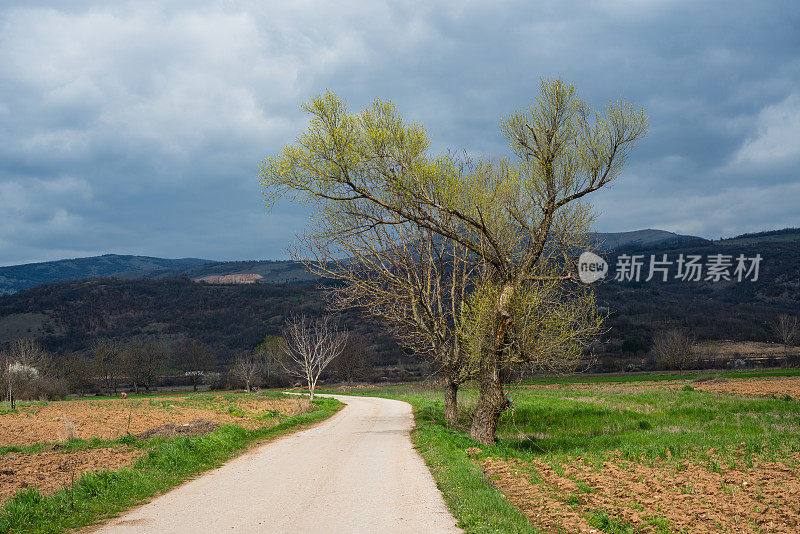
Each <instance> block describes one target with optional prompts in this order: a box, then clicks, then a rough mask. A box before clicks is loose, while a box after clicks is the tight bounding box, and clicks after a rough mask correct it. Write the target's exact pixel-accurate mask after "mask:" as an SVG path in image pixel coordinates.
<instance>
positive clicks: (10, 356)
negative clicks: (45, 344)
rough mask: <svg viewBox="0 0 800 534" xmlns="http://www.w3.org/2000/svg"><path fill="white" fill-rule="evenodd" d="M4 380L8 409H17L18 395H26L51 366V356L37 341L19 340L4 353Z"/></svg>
mask: <svg viewBox="0 0 800 534" xmlns="http://www.w3.org/2000/svg"><path fill="white" fill-rule="evenodd" d="M0 356H2V358H1V359H2V363H3V368H2V378H3V384H4V386H5V390H6V391H5V398H6V401H8V409H9V410H13V409H14V408H15V407H16V397H17V396H18V393H20V392H22V393H24V392H25V391H26V389H27V388H29V386H30V385H31V384H33V383H34V382H35V381H36V380H37V379H39V378H40V377H41V376H42V375H43V374H44V373H45V371H46V369H47V367H48V365H49V360H50V358H49V355H48V354H47V352H46V351H45V350H44V349H43V348H42V347H41V345H39V344H38V343H37V342H36V341H34V340H32V339H18V340H16V341H15V342H14V343H12V344H11V348H10V349H9V350H7V351H4V352H3V353H2V355H0Z"/></svg>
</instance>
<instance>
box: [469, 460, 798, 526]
mask: <svg viewBox="0 0 800 534" xmlns="http://www.w3.org/2000/svg"><path fill="white" fill-rule="evenodd" d="M473 453H474V452H473ZM479 465H481V466H482V467H483V469H484V473H485V474H486V476H487V478H488V479H489V480H490V481H491V482H492V484H494V485H495V486H496V487H497V488H498V489H499V490H500V491H502V492H503V493H504V494H505V495H506V497H507V498H508V499H509V501H510V502H511V503H512V504H514V505H515V506H516V507H517V508H519V509H520V510H521V511H522V512H523V513H525V515H527V516H528V517H529V518H530V520H531V521H532V522H533V523H534V524H535V525H538V526H540V528H544V529H545V530H547V531H551V532H562V531H566V532H586V533H591V532H595V533H598V532H600V529H598V527H597V526H593V525H592V524H591V523H590V522H589V517H590V516H591V515H592V514H593V513H595V512H597V511H598V510H604V511H605V512H606V513H607V514H608V516H610V517H612V518H614V519H616V520H618V521H620V522H622V523H629V524H630V525H631V526H632V527H633V531H634V532H637V533H638V532H644V533H651V532H652V533H658V532H661V530H660V529H659V528H658V526H657V524H656V523H657V522H658V521H662V522H663V521H665V520H666V521H669V524H670V527H669V528H670V530H672V531H678V532H692V533H708V532H743V533H744V532H747V533H752V532H776V533H787V534H788V533H792V534H796V533H797V532H800V480H799V479H798V475H800V470H798V469H795V468H790V467H787V466H786V465H785V464H782V463H776V462H758V461H756V462H755V463H754V465H753V467H752V468H748V469H746V470H740V469H725V470H723V472H721V473H717V472H712V471H709V470H707V469H706V468H704V467H703V466H700V465H698V464H694V463H691V462H685V461H684V462H681V463H679V464H677V466H675V465H667V464H666V463H661V464H658V463H657V464H654V465H643V464H640V463H631V462H627V461H624V460H622V459H620V458H614V459H612V460H611V461H606V462H604V463H603V465H602V467H601V468H599V469H594V468H593V467H589V466H587V465H585V464H584V462H583V461H582V460H581V459H580V458H575V459H573V461H571V462H566V463H564V464H562V466H563V469H564V471H563V474H559V473H558V472H556V471H555V470H553V468H552V467H551V466H550V465H548V464H546V463H544V462H539V461H537V462H532V463H525V462H522V461H520V460H502V459H496V458H486V459H484V460H481V461H479ZM662 524H663V523H662Z"/></svg>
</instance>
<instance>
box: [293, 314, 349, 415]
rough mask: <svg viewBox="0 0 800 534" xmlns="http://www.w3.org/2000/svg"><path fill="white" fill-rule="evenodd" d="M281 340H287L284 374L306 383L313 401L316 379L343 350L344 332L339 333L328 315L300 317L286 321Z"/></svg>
mask: <svg viewBox="0 0 800 534" xmlns="http://www.w3.org/2000/svg"><path fill="white" fill-rule="evenodd" d="M283 337H284V339H286V367H285V369H286V372H287V373H289V374H290V375H292V376H295V377H297V378H301V379H303V380H305V381H306V383H307V384H308V393H309V397H310V400H312V401H313V400H314V390H315V389H316V387H317V380H319V376H320V375H321V374H322V371H324V370H325V368H326V367H327V366H328V364H329V363H331V361H332V360H333V359H334V358H336V357H337V356H339V354H341V353H342V350H344V347H345V345H346V344H347V338H348V335H347V332H346V331H341V330H339V329H338V325H337V323H336V321H335V320H334V319H333V318H332V317H331V316H330V315H325V316H322V317H318V318H314V319H312V318H310V317H308V316H306V315H300V316H295V317H291V318H290V319H289V320H288V321H287V322H286V326H285V327H284V329H283Z"/></svg>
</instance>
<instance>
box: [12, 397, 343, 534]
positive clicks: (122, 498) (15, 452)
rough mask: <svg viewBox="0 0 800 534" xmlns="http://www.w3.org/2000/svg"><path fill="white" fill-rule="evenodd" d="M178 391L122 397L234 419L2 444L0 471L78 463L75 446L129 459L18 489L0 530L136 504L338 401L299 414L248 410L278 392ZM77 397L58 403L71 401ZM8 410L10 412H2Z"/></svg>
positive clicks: (323, 414)
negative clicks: (56, 486)
mask: <svg viewBox="0 0 800 534" xmlns="http://www.w3.org/2000/svg"><path fill="white" fill-rule="evenodd" d="M182 398H183V399H185V400H179V399H181V397H177V396H174V395H164V396H159V397H156V398H153V397H132V398H128V399H126V402H127V401H130V402H131V403H135V402H138V403H141V406H142V410H145V408H148V409H152V411H153V412H170V411H173V412H174V411H177V408H176V406H177V405H185V407H186V408H187V409H197V410H200V409H205V410H207V411H217V412H220V413H221V414H222V413H225V414H227V415H226V416H225V417H234V418H235V419H237V420H238V421H239V424H236V423H226V424H222V425H220V426H217V425H216V424H213V423H212V422H211V421H206V422H205V423H204V424H202V425H199V427H200V428H199V430H198V432H197V435H192V433H188V434H187V433H183V432H181V430H180V426H181V425H177V427H176V425H171V426H170V425H162V426H160V427H158V428H155V429H151V430H150V431H146V432H142V433H139V434H136V435H134V434H124V435H120V436H118V437H115V438H113V439H102V438H98V437H93V438H90V439H77V438H73V439H70V440H68V441H65V442H59V443H52V442H51V443H33V444H29V445H25V446H14V445H6V446H5V447H2V448H0V465H2V466H3V471H4V472H2V473H0V478H2V477H5V476H8V477H11V476H13V475H14V468H15V467H17V466H20V469H22V468H25V467H26V466H27V464H28V463H30V462H31V461H33V460H34V457H36V456H39V455H46V456H47V459H48V461H53V459H54V458H55V459H57V460H59V461H64V462H67V464H66V465H67V468H70V467H73V468H75V467H76V466H77V465H78V464H79V463H80V462H81V461H83V460H85V456H86V454H83V455H81V454H80V453H92V452H95V453H102V454H104V456H103V458H102V460H108V456H107V455H105V454H106V453H108V454H121V455H124V460H128V461H127V462H126V463H125V465H124V466H120V467H119V468H113V469H92V470H91V471H90V472H86V473H84V474H81V473H80V472H79V473H78V474H77V476H75V475H73V476H74V483H71V482H70V483H68V484H66V485H64V487H63V488H62V489H60V490H58V491H55V492H52V493H50V492H45V493H47V494H43V493H42V492H40V491H39V490H38V489H37V488H34V487H32V488H29V489H25V490H22V491H20V492H18V493H16V495H14V496H13V498H10V499H9V500H7V501H6V502H5V503H3V504H2V508H0V533H11V532H13V533H15V534H19V533H23V532H30V533H45V532H46V533H55V532H64V531H66V530H68V529H74V528H80V527H84V526H87V525H91V524H93V523H95V522H97V521H100V520H102V519H104V518H108V517H112V516H114V515H116V514H118V513H119V512H122V511H123V510H126V509H127V508H130V507H131V506H134V505H137V504H141V503H143V502H145V501H147V500H148V499H150V498H151V497H153V496H155V495H158V494H161V493H163V492H165V491H167V490H169V489H170V488H173V487H175V486H176V485H178V484H180V483H181V482H183V481H185V480H187V479H189V478H191V477H193V476H195V475H197V474H198V473H200V472H202V471H205V470H207V469H211V468H213V467H217V466H219V465H221V464H222V463H223V462H225V461H227V460H229V459H231V458H233V457H234V456H236V455H237V454H239V453H240V452H242V451H243V450H245V449H246V448H247V447H249V446H251V445H253V444H255V443H258V442H262V441H264V440H269V439H272V438H274V437H277V436H279V435H282V434H285V433H288V432H292V431H296V430H298V429H299V428H302V427H304V426H307V425H311V424H314V423H316V422H319V421H321V420H323V419H325V418H327V417H329V416H331V415H333V414H334V413H335V412H337V411H338V410H339V409H340V408H341V406H342V404H341V403H339V402H338V401H335V400H333V399H327V398H317V399H315V400H314V402H313V405H309V406H308V408H307V409H306V410H302V411H300V410H296V412H297V413H294V414H293V415H289V413H282V412H280V411H278V410H261V411H257V410H253V407H254V406H263V404H264V402H265V401H275V402H276V403H281V402H283V401H284V400H286V397H285V396H283V395H281V394H280V393H275V392H261V393H250V394H216V395H204V394H199V395H191V396H188V397H186V396H184V397H182ZM106 400H119V399H106ZM291 400H293V401H299V400H300V399H291ZM101 401H102V399H101V400H100V401H98V403H99V402H101ZM80 402H82V401H69V402H66V403H63V404H67V405H75V404H78V403H80ZM303 402H307V401H303ZM43 405H44V406H45V407H46V404H44V403H38V404H33V405H28V404H19V405H18V408H17V410H18V411H23V412H26V411H27V410H30V409H34V410H35V409H36V408H42V407H43ZM6 415H10V416H13V415H15V414H13V413H12V414H4V415H0V417H5V416H6ZM16 415H19V414H16ZM147 416H148V415H147V413H146V412H145V411H138V412H137V413H136V415H135V416H134V417H137V418H145V417H147ZM212 425H213V426H212ZM190 426H192V425H190ZM212 429H213V430H212ZM165 430H167V431H168V432H165ZM169 430H171V432H169ZM209 430H210V432H209ZM4 460H5V461H4ZM131 460H132V462H131ZM6 464H7V466H8V467H6ZM95 465H96V463H95ZM5 471H9V472H10V473H6V472H5ZM53 474H54V475H55V474H56V473H53ZM4 480H5V479H4Z"/></svg>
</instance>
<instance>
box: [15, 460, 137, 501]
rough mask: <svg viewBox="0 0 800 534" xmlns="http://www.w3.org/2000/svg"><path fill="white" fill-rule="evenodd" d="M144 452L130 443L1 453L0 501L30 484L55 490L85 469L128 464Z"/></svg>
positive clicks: (68, 482) (30, 485)
mask: <svg viewBox="0 0 800 534" xmlns="http://www.w3.org/2000/svg"><path fill="white" fill-rule="evenodd" d="M142 454H144V451H142V450H135V449H129V448H127V447H118V448H113V449H112V448H109V449H87V450H77V451H61V452H59V451H50V452H37V453H33V454H24V453H14V452H11V453H7V454H4V455H2V456H0V504H2V503H3V502H5V501H6V500H7V499H10V498H11V497H13V496H14V494H15V493H17V492H18V491H21V490H24V489H27V488H33V487H35V488H37V489H38V490H39V492H40V493H42V494H44V495H49V494H51V493H55V492H56V491H58V490H60V489H61V488H62V487H64V486H67V487H69V486H71V485H72V482H73V481H74V480H78V478H80V476H81V475H82V474H84V473H87V472H90V471H100V470H103V469H119V468H121V467H126V466H129V465H131V464H132V463H133V462H135V461H136V460H137V459H138V458H139V456H141V455H142Z"/></svg>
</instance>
